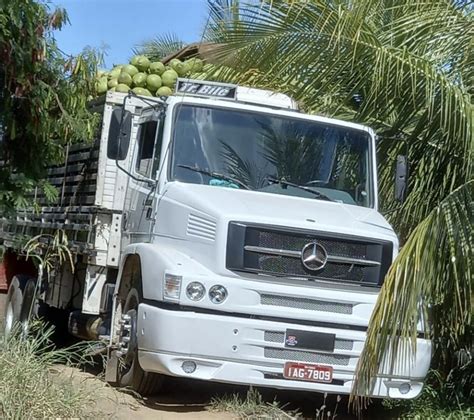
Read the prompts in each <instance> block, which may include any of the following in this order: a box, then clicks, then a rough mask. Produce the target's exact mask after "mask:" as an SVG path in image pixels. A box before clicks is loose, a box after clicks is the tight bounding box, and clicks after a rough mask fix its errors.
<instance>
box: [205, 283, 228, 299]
mask: <svg viewBox="0 0 474 420" xmlns="http://www.w3.org/2000/svg"><path fill="white" fill-rule="evenodd" d="M226 298H227V289H226V288H225V287H224V286H221V285H220V284H216V285H215V286H212V287H211V288H210V290H209V299H211V302H212V303H216V304H218V303H222V302H224V300H226Z"/></svg>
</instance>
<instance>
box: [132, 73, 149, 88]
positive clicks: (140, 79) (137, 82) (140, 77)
mask: <svg viewBox="0 0 474 420" xmlns="http://www.w3.org/2000/svg"><path fill="white" fill-rule="evenodd" d="M146 78H147V74H146V73H137V74H136V75H135V76H133V78H132V80H133V85H134V86H136V87H142V88H143V87H145V86H146Z"/></svg>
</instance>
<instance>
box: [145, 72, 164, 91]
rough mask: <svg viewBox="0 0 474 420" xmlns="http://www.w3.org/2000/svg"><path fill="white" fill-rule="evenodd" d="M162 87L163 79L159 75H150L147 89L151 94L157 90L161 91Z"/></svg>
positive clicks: (147, 79) (147, 80)
mask: <svg viewBox="0 0 474 420" xmlns="http://www.w3.org/2000/svg"><path fill="white" fill-rule="evenodd" d="M161 85H162V82H161V77H160V76H158V75H157V74H150V75H148V77H147V78H146V87H147V88H148V89H149V90H150V91H151V92H156V90H157V89H159V88H160V87H161Z"/></svg>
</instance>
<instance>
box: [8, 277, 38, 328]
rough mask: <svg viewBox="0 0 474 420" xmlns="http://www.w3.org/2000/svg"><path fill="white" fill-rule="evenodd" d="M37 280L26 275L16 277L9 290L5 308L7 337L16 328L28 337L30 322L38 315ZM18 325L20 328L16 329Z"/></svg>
mask: <svg viewBox="0 0 474 420" xmlns="http://www.w3.org/2000/svg"><path fill="white" fill-rule="evenodd" d="M35 285H36V283H35V280H34V279H33V278H31V277H28V276H24V275H17V276H14V277H13V279H12V282H11V284H10V287H9V288H8V294H7V303H6V307H5V337H8V336H9V335H10V334H11V333H12V332H13V331H14V329H15V328H19V332H20V333H21V334H22V336H23V337H26V336H27V335H28V331H29V326H30V320H31V317H32V316H35V315H36V312H37V311H36V302H35V300H36V299H35ZM15 325H18V327H15Z"/></svg>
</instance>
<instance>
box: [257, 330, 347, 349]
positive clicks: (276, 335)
mask: <svg viewBox="0 0 474 420" xmlns="http://www.w3.org/2000/svg"><path fill="white" fill-rule="evenodd" d="M263 339H264V340H265V341H266V342H268V343H280V344H283V343H284V342H285V333H283V332H279V331H265V334H264V338H263ZM353 348H354V342H353V341H352V340H344V339H342V338H336V340H335V341H334V349H335V350H349V351H350V350H352V349H353Z"/></svg>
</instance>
